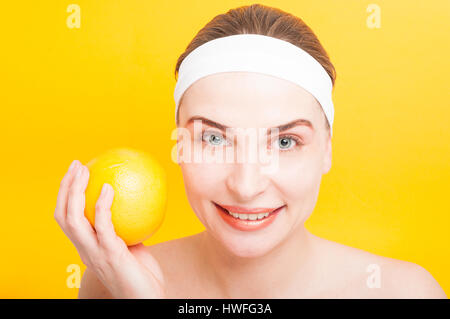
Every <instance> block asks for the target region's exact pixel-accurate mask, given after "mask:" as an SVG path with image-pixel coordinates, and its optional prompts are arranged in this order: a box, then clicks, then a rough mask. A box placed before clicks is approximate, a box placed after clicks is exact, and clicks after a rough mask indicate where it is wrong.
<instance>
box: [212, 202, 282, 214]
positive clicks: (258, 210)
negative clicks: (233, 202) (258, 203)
mask: <svg viewBox="0 0 450 319" xmlns="http://www.w3.org/2000/svg"><path fill="white" fill-rule="evenodd" d="M216 205H219V204H216ZM219 206H220V207H222V208H225V209H226V210H227V211H229V212H230V213H235V214H261V213H271V212H273V211H274V210H276V209H278V208H280V207H282V206H280V207H275V208H269V207H256V208H247V207H242V206H230V205H219Z"/></svg>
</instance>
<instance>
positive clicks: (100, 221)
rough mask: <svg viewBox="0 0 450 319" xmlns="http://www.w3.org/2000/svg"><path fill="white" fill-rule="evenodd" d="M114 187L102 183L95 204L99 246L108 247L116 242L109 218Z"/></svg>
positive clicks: (111, 246)
mask: <svg viewBox="0 0 450 319" xmlns="http://www.w3.org/2000/svg"><path fill="white" fill-rule="evenodd" d="M113 198H114V189H113V188H112V186H111V185H109V184H108V183H105V184H103V187H102V191H101V193H100V196H99V198H98V200H97V203H96V204H95V231H96V233H97V239H98V242H99V244H100V246H102V247H104V248H107V249H110V248H113V247H114V246H115V244H116V243H117V235H116V232H115V230H114V225H113V223H112V220H111V205H112V202H113Z"/></svg>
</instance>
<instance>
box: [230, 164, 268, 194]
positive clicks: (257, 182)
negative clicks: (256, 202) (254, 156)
mask: <svg viewBox="0 0 450 319" xmlns="http://www.w3.org/2000/svg"><path fill="white" fill-rule="evenodd" d="M226 184H227V187H228V189H229V190H230V191H231V192H232V193H233V194H234V195H235V197H236V198H237V199H238V200H240V201H248V200H251V199H253V198H255V197H257V196H258V195H259V194H261V193H263V192H264V190H265V189H266V188H267V185H268V179H267V177H265V176H264V174H262V173H261V169H260V166H259V164H258V163H248V162H243V163H234V164H233V167H232V168H231V172H230V174H229V175H228V177H227V183H226Z"/></svg>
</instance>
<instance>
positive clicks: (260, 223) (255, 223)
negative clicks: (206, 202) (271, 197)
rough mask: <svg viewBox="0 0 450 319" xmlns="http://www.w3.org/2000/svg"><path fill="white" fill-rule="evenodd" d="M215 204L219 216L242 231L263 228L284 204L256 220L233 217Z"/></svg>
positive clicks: (271, 220)
mask: <svg viewBox="0 0 450 319" xmlns="http://www.w3.org/2000/svg"><path fill="white" fill-rule="evenodd" d="M214 205H215V206H216V209H217V210H218V211H219V214H220V216H221V217H222V219H223V220H224V221H225V222H226V223H227V224H228V225H230V226H231V227H233V228H235V229H238V230H243V231H252V230H258V229H262V228H265V227H267V226H269V225H270V224H272V223H273V221H274V220H275V218H277V216H278V215H279V213H280V212H281V211H282V210H283V208H284V207H285V206H281V207H280V208H277V209H275V210H274V211H273V212H271V213H270V214H269V216H267V217H264V218H263V219H257V220H248V219H247V220H242V219H239V218H234V217H233V216H231V215H230V214H228V213H227V212H226V211H225V210H224V209H223V208H222V207H220V206H218V205H217V204H214Z"/></svg>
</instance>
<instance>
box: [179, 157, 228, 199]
mask: <svg viewBox="0 0 450 319" xmlns="http://www.w3.org/2000/svg"><path fill="white" fill-rule="evenodd" d="M180 166H181V171H182V173H183V179H184V183H185V186H186V192H187V193H188V195H192V196H197V197H205V198H216V197H217V194H218V193H217V192H218V191H221V190H219V188H220V187H221V185H223V181H224V179H225V170H224V169H223V167H222V168H221V165H218V164H205V163H200V164H198V163H197V164H196V163H189V164H187V163H184V164H181V165H180Z"/></svg>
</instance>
